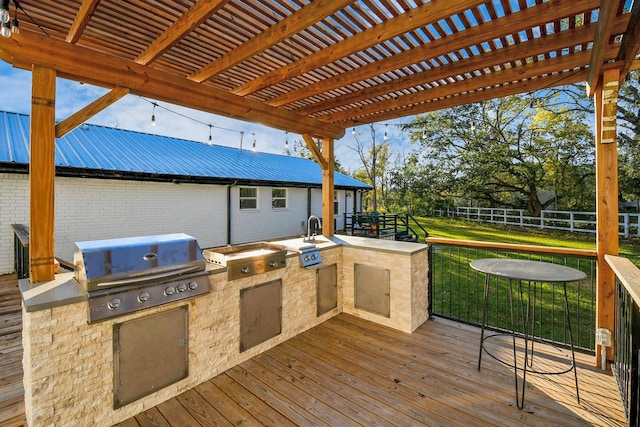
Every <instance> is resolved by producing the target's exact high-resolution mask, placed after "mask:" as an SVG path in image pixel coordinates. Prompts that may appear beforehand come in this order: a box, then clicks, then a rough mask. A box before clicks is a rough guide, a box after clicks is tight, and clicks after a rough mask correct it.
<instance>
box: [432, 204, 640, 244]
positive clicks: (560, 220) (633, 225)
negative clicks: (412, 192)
mask: <svg viewBox="0 0 640 427" xmlns="http://www.w3.org/2000/svg"><path fill="white" fill-rule="evenodd" d="M436 215H439V216H448V217H452V218H460V219H465V220H467V221H481V222H490V223H493V224H505V225H518V226H521V227H536V228H549V229H553V230H565V231H576V232H584V233H595V232H596V214H595V212H569V211H542V212H540V216H530V215H528V213H527V212H526V211H524V210H522V209H495V208H471V207H457V208H449V209H445V210H442V209H441V210H437V211H436ZM618 229H619V234H620V236H623V237H640V214H637V213H620V214H618Z"/></svg>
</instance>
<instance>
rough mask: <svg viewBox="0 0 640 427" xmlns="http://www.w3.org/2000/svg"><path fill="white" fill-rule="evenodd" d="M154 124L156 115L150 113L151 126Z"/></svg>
mask: <svg viewBox="0 0 640 427" xmlns="http://www.w3.org/2000/svg"><path fill="white" fill-rule="evenodd" d="M155 125H156V115H155V114H152V115H151V126H155Z"/></svg>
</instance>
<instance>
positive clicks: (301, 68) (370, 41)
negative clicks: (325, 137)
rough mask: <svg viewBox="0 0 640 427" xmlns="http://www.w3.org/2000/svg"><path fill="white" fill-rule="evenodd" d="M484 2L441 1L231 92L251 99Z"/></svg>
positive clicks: (392, 20) (372, 28) (347, 39)
mask: <svg viewBox="0 0 640 427" xmlns="http://www.w3.org/2000/svg"><path fill="white" fill-rule="evenodd" d="M485 2H486V1H483V0H464V1H455V2H452V1H449V2H447V1H440V2H429V3H426V4H424V5H422V6H419V7H416V8H415V9H413V10H411V12H407V13H403V14H401V15H399V16H397V17H395V18H393V19H389V20H387V21H385V22H383V23H382V24H380V25H375V26H373V27H371V28H368V29H366V30H364V31H362V32H359V33H357V34H355V35H353V36H351V37H349V38H346V39H344V40H342V41H340V42H338V43H335V44H333V45H331V46H329V47H327V48H325V49H322V50H320V51H318V52H316V53H314V54H313V55H309V56H307V57H305V58H301V59H299V60H298V61H295V62H293V63H291V64H288V65H286V66H284V67H281V68H279V69H277V70H274V71H272V72H270V73H267V74H265V75H263V76H261V77H259V78H257V79H254V80H252V81H250V82H248V83H246V84H244V85H242V86H240V87H238V88H237V89H235V90H233V91H232V92H233V93H235V94H238V95H250V94H252V93H255V92H257V91H259V90H261V89H264V88H266V87H268V86H271V85H274V84H277V83H279V82H281V81H283V80H286V79H290V78H292V77H296V76H299V75H301V74H304V73H306V72H308V71H311V70H313V69H316V68H319V67H322V66H324V65H327V64H330V63H331V62H334V61H337V60H338V59H341V58H343V57H345V56H347V55H348V54H349V53H352V52H354V51H360V50H364V49H366V48H368V47H371V46H373V45H376V44H378V43H380V41H381V40H388V39H391V38H393V37H395V36H399V35H401V34H403V33H405V32H407V31H411V30H413V29H415V28H417V27H420V26H421V25H423V23H424V22H425V19H426V17H428V20H429V21H430V22H434V21H437V20H439V19H444V18H447V17H449V16H451V15H452V14H456V13H462V12H464V11H465V10H467V9H469V8H471V7H475V6H478V5H479V4H482V3H485ZM349 3H351V2H349ZM414 59H415V57H414Z"/></svg>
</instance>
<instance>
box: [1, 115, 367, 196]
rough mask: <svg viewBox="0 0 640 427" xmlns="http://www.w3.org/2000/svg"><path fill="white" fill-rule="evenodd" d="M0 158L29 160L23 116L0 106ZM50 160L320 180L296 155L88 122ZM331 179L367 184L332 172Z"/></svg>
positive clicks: (156, 171)
mask: <svg viewBox="0 0 640 427" xmlns="http://www.w3.org/2000/svg"><path fill="white" fill-rule="evenodd" d="M0 163H5V164H6V163H14V164H16V165H20V164H24V165H27V164H28V163H29V116H27V115H24V114H16V113H9V112H0ZM55 163H56V167H60V168H70V169H66V170H78V174H81V173H82V174H85V173H84V172H87V171H90V172H92V174H95V173H98V172H100V171H104V172H105V173H107V172H108V173H111V174H113V173H117V172H120V173H122V174H123V175H126V174H131V176H134V175H139V174H152V175H155V176H158V175H161V176H176V177H194V178H200V179H205V180H206V179H207V178H209V179H219V180H220V179H230V180H239V181H252V182H265V183H275V182H277V183H283V184H293V185H298V186H300V185H312V186H316V185H321V184H322V169H321V168H320V166H319V165H318V164H317V163H315V162H313V161H311V160H308V159H304V158H301V157H291V156H284V155H277V154H269V153H260V152H256V153H254V152H252V151H249V150H242V151H241V150H239V149H237V148H231V147H224V146H220V145H207V144H203V143H199V142H194V141H187V140H184V139H178V138H170V137H166V136H159V135H151V134H146V133H141V132H134V131H128V130H122V129H115V128H109V127H104V126H97V125H90V124H87V125H83V126H81V127H78V128H76V129H74V130H73V131H71V132H69V133H68V134H67V135H65V136H63V137H62V138H57V139H56V154H55ZM85 175H86V174H85ZM87 176H89V175H87ZM334 185H335V186H336V187H337V188H362V189H368V188H371V187H370V186H369V185H368V184H365V183H363V182H361V181H358V180H356V179H353V178H351V177H349V176H347V175H344V174H341V173H338V172H336V173H335V178H334Z"/></svg>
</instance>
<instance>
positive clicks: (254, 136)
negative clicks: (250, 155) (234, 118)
mask: <svg viewBox="0 0 640 427" xmlns="http://www.w3.org/2000/svg"><path fill="white" fill-rule="evenodd" d="M251 135H253V149H252V151H253V152H254V153H255V152H256V134H255V133H254V132H251Z"/></svg>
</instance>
